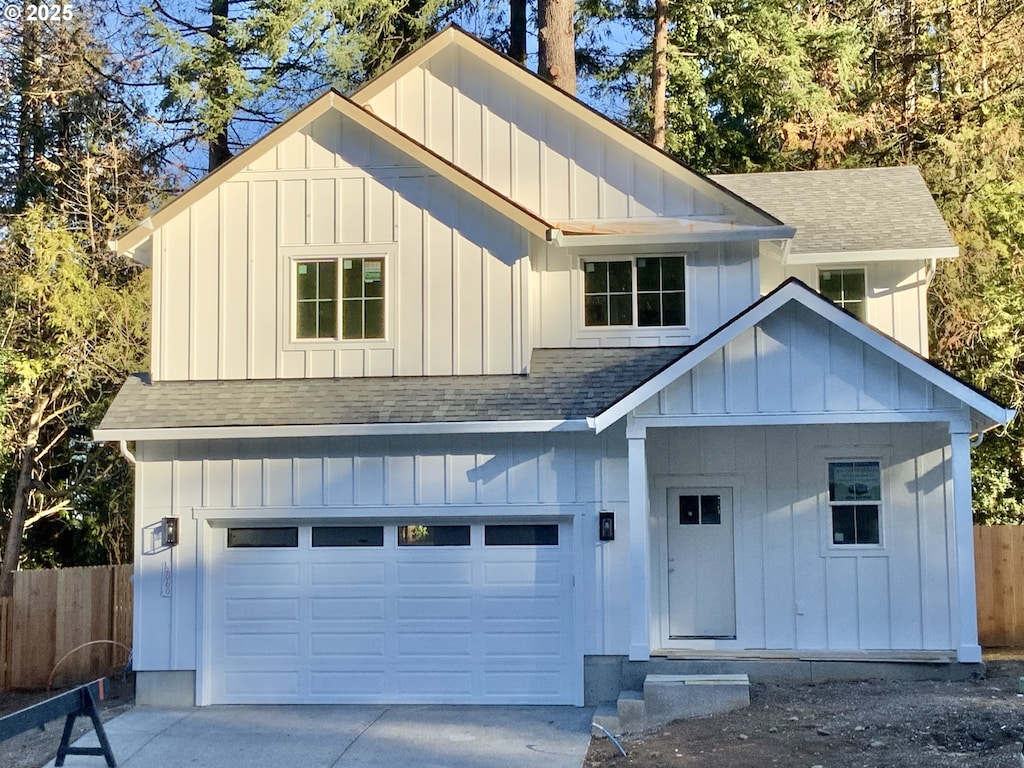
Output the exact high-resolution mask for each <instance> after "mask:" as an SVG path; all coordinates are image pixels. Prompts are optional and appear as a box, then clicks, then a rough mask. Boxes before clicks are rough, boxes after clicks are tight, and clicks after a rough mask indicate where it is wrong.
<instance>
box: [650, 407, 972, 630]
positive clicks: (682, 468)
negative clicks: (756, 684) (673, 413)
mask: <svg viewBox="0 0 1024 768" xmlns="http://www.w3.org/2000/svg"><path fill="white" fill-rule="evenodd" d="M647 435H648V437H647V461H648V473H649V476H650V478H651V483H652V487H653V484H654V483H655V480H656V479H657V478H670V479H669V480H663V481H662V482H663V485H664V484H665V483H666V482H667V483H668V484H669V485H670V487H671V486H685V485H687V484H689V485H691V486H699V487H709V486H728V487H732V488H733V498H734V505H735V517H734V520H735V552H736V556H735V563H736V618H737V626H736V635H737V636H736V641H735V643H734V645H731V646H729V647H738V648H747V649H807V650H813V649H818V650H826V649H828V650H853V649H862V650H875V649H892V650H912V649H920V650H949V649H953V648H956V647H957V645H958V642H959V639H958V637H957V629H956V627H957V620H956V616H957V605H956V589H955V588H954V587H953V585H954V584H955V582H956V572H955V562H956V557H955V552H954V522H953V505H952V500H951V498H950V496H949V488H950V484H949V474H950V453H949V435H948V432H947V429H946V425H944V424H935V423H923V424H862V425H809V426H767V427H700V428H689V429H678V428H669V429H649V430H648V431H647ZM871 458H874V459H878V460H879V461H880V463H881V469H882V485H883V490H882V505H881V526H882V545H881V546H880V547H877V548H876V547H857V548H855V549H850V548H844V547H842V546H832V545H831V544H830V536H831V517H830V514H831V513H830V509H829V506H828V462H829V461H830V460H843V459H871ZM664 509H665V501H664V500H653V501H652V510H653V511H654V519H653V521H652V526H653V527H652V530H653V531H654V532H655V533H653V534H652V541H653V542H654V543H655V545H654V546H653V547H652V549H653V550H654V553H655V554H654V561H653V562H652V573H653V574H655V578H654V581H653V585H654V587H655V589H654V595H653V596H654V604H655V605H659V604H661V603H662V602H663V601H664V600H666V599H667V598H664V592H663V591H664V590H665V584H664V580H663V577H662V576H660V574H662V573H663V572H664V569H665V561H664V556H665V555H664V553H663V549H661V547H660V546H659V544H658V543H659V542H660V541H661V540H662V539H663V538H664V532H665V526H666V525H667V520H666V518H665V513H664ZM666 635H667V632H666V633H665V635H663V637H664V636H666Z"/></svg>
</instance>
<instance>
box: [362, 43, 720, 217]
mask: <svg viewBox="0 0 1024 768" xmlns="http://www.w3.org/2000/svg"><path fill="white" fill-rule="evenodd" d="M356 98H357V99H358V98H359V96H358V94H357V95H356ZM366 105H367V106H368V107H369V108H370V109H371V110H372V111H373V113H374V114H375V115H377V116H378V117H380V118H381V119H383V120H385V121H386V122H388V123H391V124H392V125H394V126H395V127H396V128H398V129H399V130H400V131H402V132H403V133H406V134H408V135H409V136H411V137H412V138H414V139H416V140H417V141H419V142H421V143H423V144H425V145H426V146H428V147H430V149H432V150H433V151H434V152H436V153H437V154H439V155H441V156H442V157H444V158H445V159H446V160H450V161H451V162H453V163H455V164H456V165H458V166H459V167H460V168H462V169H463V170H464V171H466V172H467V173H469V174H470V175H472V176H474V177H476V178H477V179H480V180H481V181H483V182H484V183H485V184H487V185H488V186H490V187H492V188H493V189H496V190H497V191H498V192H500V193H502V194H503V195H506V196H507V197H511V198H512V199H514V200H515V201H517V202H518V203H520V204H521V205H523V206H525V207H526V208H528V209H529V210H531V211H534V212H535V213H538V214H539V215H540V216H542V217H543V218H545V219H548V220H551V221H561V220H565V219H594V218H633V217H644V216H662V215H663V216H690V215H698V214H713V215H714V214H721V213H723V212H724V211H723V208H722V206H721V205H720V204H719V203H717V202H715V201H713V200H712V199H710V198H708V197H706V196H704V195H701V194H700V193H699V192H697V191H696V190H694V189H693V188H692V187H690V186H689V185H687V184H685V183H684V182H683V181H682V180H680V179H679V178H677V177H674V176H672V175H670V174H669V173H666V172H665V171H664V170H663V169H660V168H658V167H657V166H655V165H654V164H653V163H652V162H650V161H649V160H646V159H644V158H643V157H640V156H639V155H637V154H636V153H635V152H633V151H631V150H630V148H629V146H628V143H629V142H628V141H627V142H623V143H622V144H620V143H618V142H616V141H613V140H611V139H609V138H608V137H607V136H605V135H604V134H603V133H602V132H601V131H599V130H598V129H596V128H594V127H593V126H592V125H589V124H588V123H587V122H586V121H584V120H580V119H576V118H574V117H573V116H571V115H570V114H568V113H567V112H566V111H565V110H564V109H563V108H560V107H558V106H557V105H555V104H554V103H553V102H552V101H550V100H548V99H546V98H544V97H543V96H541V95H539V94H538V93H536V92H535V91H534V90H532V89H531V88H529V87H527V86H525V85H523V84H522V83H519V82H517V81H516V80H514V79H512V78H511V77H509V76H508V75H506V74H504V73H502V72H501V71H500V70H499V69H497V68H496V67H494V66H493V65H492V64H488V63H485V62H482V61H481V60H480V59H479V58H477V57H476V56H475V55H474V54H473V53H471V52H469V51H467V50H465V49H462V48H458V47H457V46H452V47H449V48H447V49H445V50H442V51H439V52H438V53H436V54H435V55H434V56H432V57H431V58H430V59H429V60H428V61H426V62H424V63H423V64H422V65H421V66H418V67H416V68H415V69H413V70H411V71H409V72H408V73H406V74H405V75H403V76H402V77H400V78H398V79H397V80H396V81H395V82H394V83H391V84H390V85H389V86H388V87H387V88H385V89H384V90H382V91H381V92H380V93H377V94H375V95H373V96H372V97H371V98H369V99H368V100H367V102H366ZM601 119H602V118H601V117H599V116H597V115H594V117H593V120H594V121H597V120H601ZM623 136H625V134H623Z"/></svg>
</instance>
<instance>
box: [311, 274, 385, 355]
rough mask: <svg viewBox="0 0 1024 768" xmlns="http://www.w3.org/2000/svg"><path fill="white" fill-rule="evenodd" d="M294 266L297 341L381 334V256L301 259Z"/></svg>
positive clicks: (382, 307) (380, 336)
mask: <svg viewBox="0 0 1024 768" xmlns="http://www.w3.org/2000/svg"><path fill="white" fill-rule="evenodd" d="M293 264H294V269H295V325H294V329H295V338H296V339H300V340H301V339H339V338H340V339H383V338H384V259H382V258H380V257H379V256H377V257H371V256H365V257H356V258H338V259H302V260H296V261H294V262H293ZM339 310H340V311H339Z"/></svg>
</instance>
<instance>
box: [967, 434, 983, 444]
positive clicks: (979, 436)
mask: <svg viewBox="0 0 1024 768" xmlns="http://www.w3.org/2000/svg"><path fill="white" fill-rule="evenodd" d="M984 441H985V433H984V432H979V433H978V434H976V435H974V437H972V438H971V439H970V440H969V441H968V445H970V446H971V448H977V447H978V446H979V445H981V444H982V443H983V442H984Z"/></svg>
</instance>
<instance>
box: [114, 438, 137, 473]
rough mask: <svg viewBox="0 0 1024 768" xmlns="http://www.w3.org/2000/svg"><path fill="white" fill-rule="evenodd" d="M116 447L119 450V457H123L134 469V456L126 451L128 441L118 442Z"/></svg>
mask: <svg viewBox="0 0 1024 768" xmlns="http://www.w3.org/2000/svg"><path fill="white" fill-rule="evenodd" d="M117 445H118V447H119V448H120V450H121V455H122V456H124V458H125V460H126V461H127V462H128V463H129V464H131V465H132V466H133V467H134V466H135V464H136V459H135V454H134V453H132V452H131V451H129V450H128V441H127V440H120V441H118V444H117Z"/></svg>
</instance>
